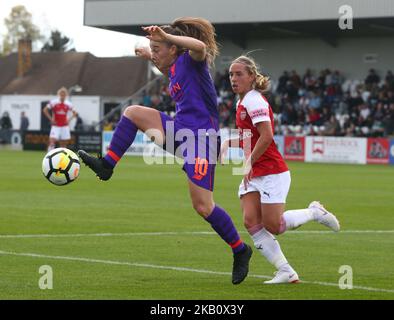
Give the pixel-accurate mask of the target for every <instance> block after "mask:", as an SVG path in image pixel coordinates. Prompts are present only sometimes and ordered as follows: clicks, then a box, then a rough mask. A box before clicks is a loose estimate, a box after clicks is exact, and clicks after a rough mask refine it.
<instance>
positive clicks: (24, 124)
mask: <svg viewBox="0 0 394 320" xmlns="http://www.w3.org/2000/svg"><path fill="white" fill-rule="evenodd" d="M29 124H30V122H29V118H28V117H27V116H26V113H25V112H24V111H22V112H21V124H20V131H21V133H22V134H23V132H25V131H26V130H27V129H28V128H29Z"/></svg>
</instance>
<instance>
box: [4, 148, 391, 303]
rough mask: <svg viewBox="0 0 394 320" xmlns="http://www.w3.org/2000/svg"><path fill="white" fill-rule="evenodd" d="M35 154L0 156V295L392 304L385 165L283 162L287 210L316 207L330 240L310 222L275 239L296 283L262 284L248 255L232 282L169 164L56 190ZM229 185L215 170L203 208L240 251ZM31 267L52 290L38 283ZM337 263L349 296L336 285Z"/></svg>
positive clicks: (236, 208) (125, 166)
mask: <svg viewBox="0 0 394 320" xmlns="http://www.w3.org/2000/svg"><path fill="white" fill-rule="evenodd" d="M43 156H44V153H42V152H16V151H15V152H13V151H0V288H1V290H0V299H212V300H214V299H394V269H393V265H394V250H393V243H394V188H393V183H394V166H391V167H390V166H378V165H371V166H360V165H333V164H307V163H295V162H290V163H289V166H290V169H291V172H292V185H291V190H290V193H289V196H288V203H287V208H289V209H290V208H293V209H296V208H305V207H306V206H307V205H308V204H309V203H310V202H311V201H312V200H320V201H321V202H322V203H323V204H324V205H325V206H326V207H327V208H328V209H329V210H330V211H332V212H334V213H335V214H336V215H337V216H338V218H339V220H340V222H341V226H342V232H339V233H332V232H328V230H327V229H326V228H325V227H324V226H322V225H319V224H317V223H314V222H312V223H309V224H307V225H305V226H303V227H301V228H300V229H298V230H297V231H293V232H288V233H285V234H283V235H281V236H278V237H277V238H278V240H279V241H280V244H281V247H282V249H283V251H284V253H285V255H286V256H287V258H288V260H289V262H290V263H291V264H292V265H293V267H294V268H295V269H296V270H297V272H298V274H299V276H300V278H301V280H303V281H304V282H303V283H300V284H297V285H277V286H267V285H263V284H262V282H263V281H264V280H265V279H267V278H268V277H272V276H273V272H274V268H273V267H272V266H271V265H270V264H269V263H268V262H267V261H266V260H265V258H263V257H262V256H261V255H260V254H259V252H257V251H256V250H254V255H253V258H252V261H251V267H250V276H249V277H248V278H247V279H246V280H245V281H244V282H243V283H242V284H240V285H238V286H233V285H232V284H231V276H230V274H229V273H230V272H231V267H232V255H231V250H230V249H229V247H228V246H227V245H226V244H225V243H224V242H223V241H222V240H221V239H220V238H219V237H218V236H216V235H215V234H213V233H212V232H211V231H212V229H211V228H210V226H209V224H207V223H206V222H205V221H203V219H201V218H200V217H199V216H198V215H197V214H195V213H194V211H193V209H192V206H191V202H190V199H189V194H188V191H187V181H186V177H185V175H184V173H183V172H182V170H181V167H180V166H179V165H146V164H145V163H144V162H143V159H142V158H139V157H125V158H123V159H122V160H121V162H120V163H119V166H118V167H117V168H116V170H115V174H114V176H113V178H112V179H111V180H110V181H108V182H99V181H98V180H97V179H96V177H94V175H93V173H92V172H91V171H90V170H88V169H87V168H86V167H84V166H83V167H82V169H81V175H80V177H79V178H78V180H77V181H76V182H74V183H72V184H70V185H68V186H65V187H56V186H54V185H52V184H50V183H49V182H48V181H46V179H45V178H44V177H43V175H42V173H41V161H42V158H43ZM240 179H241V177H240V176H233V175H231V167H230V166H225V167H223V166H220V167H218V168H217V171H216V179H215V200H216V202H217V203H218V204H220V205H221V206H222V207H224V208H225V209H226V210H227V211H228V212H229V213H230V214H231V216H232V218H233V220H234V222H235V224H236V226H237V228H238V230H239V231H241V235H242V237H243V239H245V240H246V242H248V243H249V244H251V240H250V238H249V236H248V235H247V234H246V233H245V229H244V227H243V225H242V218H241V212H240V205H239V200H238V198H237V189H238V185H239V182H240ZM376 230H377V231H379V232H374V231H376ZM313 231H319V232H313ZM34 235H36V236H34ZM44 235H49V236H44ZM42 265H49V266H51V267H52V270H53V289H52V290H41V289H40V288H39V286H38V282H39V279H40V277H41V276H42V275H41V274H39V268H40V266H42ZM342 265H349V266H351V267H352V271H353V286H354V287H353V289H346V290H342V289H340V288H339V287H338V281H339V279H340V277H341V276H343V274H341V273H339V272H338V270H339V268H340V266H342Z"/></svg>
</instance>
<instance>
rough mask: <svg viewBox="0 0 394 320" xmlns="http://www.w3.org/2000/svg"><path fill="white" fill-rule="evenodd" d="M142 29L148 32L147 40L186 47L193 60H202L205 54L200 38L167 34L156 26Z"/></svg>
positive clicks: (205, 48) (205, 50)
mask: <svg viewBox="0 0 394 320" xmlns="http://www.w3.org/2000/svg"><path fill="white" fill-rule="evenodd" d="M142 29H143V30H144V31H145V32H147V33H149V35H148V36H147V38H148V39H149V40H153V41H159V42H160V41H161V42H163V41H167V42H170V43H172V44H175V45H176V46H178V47H182V48H185V49H188V50H189V54H190V56H191V57H192V59H193V60H195V61H203V60H205V58H206V56H207V46H206V45H205V43H204V42H202V41H201V40H198V39H195V38H192V37H187V36H176V35H173V34H168V33H166V32H164V31H163V30H162V29H161V28H160V27H158V26H150V27H143V28H142Z"/></svg>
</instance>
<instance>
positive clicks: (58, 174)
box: [42, 148, 80, 186]
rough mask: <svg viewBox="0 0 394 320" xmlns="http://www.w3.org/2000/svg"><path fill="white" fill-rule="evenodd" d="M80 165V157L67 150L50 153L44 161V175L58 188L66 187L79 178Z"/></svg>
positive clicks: (56, 150) (54, 150) (58, 149)
mask: <svg viewBox="0 0 394 320" xmlns="http://www.w3.org/2000/svg"><path fill="white" fill-rule="evenodd" d="M79 169H80V163H79V158H78V156H77V155H76V154H75V153H74V152H73V151H71V150H69V149H66V148H56V149H53V150H51V151H49V152H48V153H47V154H46V155H45V157H44V159H43V160H42V173H43V174H44V176H45V178H47V179H48V180H49V181H50V182H52V183H53V184H55V185H57V186H64V185H66V184H69V183H70V182H73V181H74V180H75V179H76V178H78V175H79Z"/></svg>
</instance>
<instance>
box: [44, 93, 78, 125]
mask: <svg viewBox="0 0 394 320" xmlns="http://www.w3.org/2000/svg"><path fill="white" fill-rule="evenodd" d="M48 106H49V109H50V110H51V111H52V114H53V117H54V118H55V126H58V127H64V126H68V122H67V114H68V113H69V112H70V111H73V106H72V104H71V102H69V101H67V100H65V101H64V102H61V101H60V100H59V99H55V100H52V101H51V102H50V103H49V104H48Z"/></svg>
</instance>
